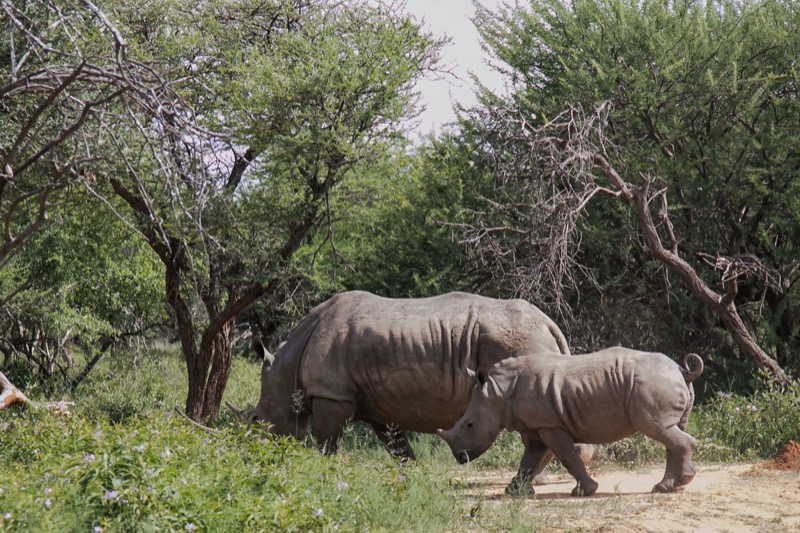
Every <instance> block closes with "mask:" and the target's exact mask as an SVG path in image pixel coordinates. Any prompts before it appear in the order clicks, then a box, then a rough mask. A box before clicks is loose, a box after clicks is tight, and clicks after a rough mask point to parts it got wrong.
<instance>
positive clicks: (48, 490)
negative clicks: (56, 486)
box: [44, 487, 53, 494]
mask: <svg viewBox="0 0 800 533" xmlns="http://www.w3.org/2000/svg"><path fill="white" fill-rule="evenodd" d="M51 492H53V489H51V488H49V487H48V488H46V489H44V493H45V494H50V493H51Z"/></svg>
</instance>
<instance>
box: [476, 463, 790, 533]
mask: <svg viewBox="0 0 800 533" xmlns="http://www.w3.org/2000/svg"><path fill="white" fill-rule="evenodd" d="M695 467H696V468H697V476H696V477H695V479H694V481H692V483H690V484H689V485H688V486H687V487H685V488H684V490H682V491H681V492H677V493H673V494H651V493H650V490H651V489H652V487H653V485H655V484H656V483H657V482H659V481H660V480H661V477H662V475H663V469H664V466H663V465H652V466H648V467H645V468H641V469H639V470H616V469H614V470H612V469H608V468H600V469H599V470H597V471H592V469H590V472H591V475H592V477H593V478H594V479H595V480H596V481H597V482H598V483H599V484H600V487H599V488H598V491H597V493H596V494H594V495H593V496H591V497H589V498H572V497H571V496H570V491H571V490H572V488H573V486H574V485H575V481H574V480H573V479H572V477H570V476H569V475H568V474H564V475H561V476H558V475H557V476H551V479H550V483H549V484H547V485H542V486H539V487H536V494H535V495H533V496H531V497H529V498H528V499H527V500H525V501H524V502H523V505H522V507H521V508H520V511H521V512H524V513H525V515H526V516H528V515H529V516H530V520H531V526H532V527H531V530H535V531H576V530H577V531H606V532H645V531H646V532H678V531H682V532H709V533H710V532H751V531H752V532H759V533H761V532H772V531H775V532H791V531H797V532H800V470H798V469H794V468H792V469H776V468H775V465H774V464H771V463H761V464H733V465H695ZM465 474H466V472H465ZM513 475H514V472H512V471H503V472H500V471H491V472H477V471H473V472H470V474H468V475H467V476H465V478H464V479H463V480H464V481H465V482H466V483H465V486H466V488H465V489H464V490H465V493H466V494H467V495H469V496H471V497H474V498H476V500H478V501H482V502H483V504H484V505H485V506H487V507H489V506H491V503H490V502H497V501H508V500H507V498H508V496H505V495H504V494H503V492H504V489H505V486H506V484H507V483H508V481H509V480H510V479H511V477H512V476H513ZM526 522H527V519H526Z"/></svg>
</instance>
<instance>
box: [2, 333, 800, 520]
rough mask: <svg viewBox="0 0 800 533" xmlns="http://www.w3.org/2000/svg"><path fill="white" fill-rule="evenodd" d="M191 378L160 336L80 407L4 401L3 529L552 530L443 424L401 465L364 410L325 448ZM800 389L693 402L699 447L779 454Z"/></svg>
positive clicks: (253, 369)
mask: <svg viewBox="0 0 800 533" xmlns="http://www.w3.org/2000/svg"><path fill="white" fill-rule="evenodd" d="M258 375H259V365H258V364H257V363H256V362H254V361H252V360H249V359H244V358H236V359H235V364H234V366H233V369H232V374H231V378H230V385H229V388H228V390H227V392H226V399H228V400H230V401H232V402H233V403H236V404H239V405H243V406H251V405H253V404H254V403H255V401H256V400H257V397H258V390H259V386H258ZM185 394H186V385H185V370H184V368H183V363H182V361H181V360H180V357H179V355H178V354H177V352H176V351H175V350H173V349H158V350H150V351H146V352H138V353H120V354H116V355H114V356H113V357H109V358H108V359H107V360H106V361H104V362H103V366H102V367H101V368H97V369H95V370H94V371H93V373H92V375H91V376H90V378H89V379H88V380H87V382H85V383H84V384H82V385H81V387H79V388H78V390H77V391H76V392H75V394H74V396H73V397H72V398H66V397H64V396H58V393H56V398H57V399H62V398H63V399H72V400H74V401H75V402H76V406H75V407H74V408H73V409H72V411H73V415H72V417H71V418H60V417H57V416H54V415H52V414H50V413H48V412H46V411H44V410H42V409H26V410H20V409H16V408H11V409H7V410H5V411H2V412H1V413H0V531H25V532H37V531H78V532H80V531H83V532H93V531H97V532H99V531H106V532H111V531H115V532H116V531H121V532H127V531H131V532H133V531H136V532H147V531H183V532H185V531H231V532H233V531H333V530H337V531H364V530H377V531H389V530H392V531H395V530H403V531H467V530H495V531H500V530H504V531H515V530H523V529H525V530H530V529H532V528H534V529H535V528H539V529H542V530H548V529H547V524H546V523H545V522H543V520H545V518H544V517H543V516H537V515H535V514H532V513H531V512H530V511H526V512H522V509H523V507H524V500H519V499H514V498H502V499H501V500H499V501H487V500H484V499H481V498H475V497H469V496H466V495H465V494H464V487H463V483H461V482H459V481H458V480H459V479H461V478H462V477H463V476H464V473H465V469H464V468H463V467H459V466H457V465H456V464H455V462H454V461H453V459H452V456H451V455H450V452H449V449H448V448H447V447H446V446H445V445H444V443H443V442H442V441H440V440H439V439H438V438H436V437H433V436H430V435H413V436H412V445H413V446H414V448H415V451H416V452H417V455H418V458H419V460H418V461H417V462H415V463H412V464H403V465H401V464H399V463H398V462H397V461H395V460H393V459H392V458H390V457H389V456H388V455H387V454H386V453H385V452H384V451H383V450H382V449H381V448H380V446H379V444H378V442H377V439H376V438H375V437H374V435H372V433H371V431H368V430H367V429H366V428H365V427H364V426H359V425H355V426H353V427H351V428H349V429H348V430H347V432H346V434H345V437H344V439H343V442H342V446H341V450H342V451H341V453H340V454H338V455H336V456H333V457H325V456H322V455H320V454H319V453H318V452H317V451H316V450H315V449H314V448H313V447H312V446H310V444H311V443H310V442H307V443H304V444H305V445H301V444H298V443H296V442H292V441H289V440H280V441H276V440H273V439H265V438H263V436H262V435H260V434H257V433H251V432H248V431H246V429H245V428H243V427H241V426H240V425H239V424H237V423H236V422H235V420H234V418H233V416H232V415H229V414H227V413H226V414H224V415H223V416H222V417H221V419H220V425H219V429H220V431H219V432H218V433H214V434H210V433H205V432H203V431H201V430H199V429H197V428H196V427H194V426H192V425H190V424H188V423H187V422H186V421H185V420H184V419H182V418H181V417H179V416H176V415H175V413H174V411H173V409H174V406H176V405H182V404H183V402H184V400H185ZM798 398H800V394H798V389H797V388H793V389H790V390H789V391H780V390H777V389H774V388H770V387H768V386H765V387H764V389H763V390H762V391H761V392H759V393H757V394H756V395H754V396H753V397H750V398H744V397H738V396H735V395H732V396H730V397H728V396H724V397H723V396H718V397H717V398H716V399H714V400H713V401H711V402H710V403H709V404H707V405H704V406H699V407H698V408H697V409H696V412H695V413H694V415H693V418H692V420H691V428H690V432H691V433H692V434H694V435H695V436H696V437H698V440H699V441H700V443H701V446H700V448H699V449H698V452H697V456H698V459H699V460H704V461H709V460H725V461H729V460H739V459H750V458H754V457H768V456H771V455H774V453H775V452H776V451H777V449H778V448H779V447H780V446H781V445H782V444H783V443H785V441H786V440H788V438H797V436H798V434H800V419H798ZM51 399H52V398H51ZM748 406H755V409H753V408H751V407H748ZM521 453H522V445H521V442H520V439H519V437H518V436H516V435H512V434H507V433H504V434H502V435H501V437H500V438H499V439H498V442H497V443H496V444H495V446H493V447H492V448H491V449H490V451H489V452H487V454H486V455H485V456H484V457H482V458H481V459H480V460H478V461H476V462H475V463H473V465H471V466H470V469H471V470H470V472H472V473H474V470H475V469H515V468H516V466H517V464H518V461H519V458H520V455H521ZM596 457H597V459H596V461H598V462H599V463H601V464H602V463H612V462H613V463H614V464H619V463H621V464H623V465H627V466H639V465H641V464H645V463H648V462H651V461H658V462H661V461H663V449H662V448H661V447H660V445H658V444H657V443H653V442H652V441H649V440H648V439H645V438H643V437H641V436H638V437H633V438H631V439H626V440H625V441H622V442H620V443H615V444H613V445H609V446H605V447H601V449H600V451H599V452H598V453H597V455H596ZM550 468H551V469H553V470H555V469H558V468H559V467H558V466H552V467H550ZM562 526H563V524H562ZM562 526H552V527H553V528H556V529H559V528H561V527H562Z"/></svg>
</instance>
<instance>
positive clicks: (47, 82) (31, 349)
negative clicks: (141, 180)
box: [0, 0, 167, 377]
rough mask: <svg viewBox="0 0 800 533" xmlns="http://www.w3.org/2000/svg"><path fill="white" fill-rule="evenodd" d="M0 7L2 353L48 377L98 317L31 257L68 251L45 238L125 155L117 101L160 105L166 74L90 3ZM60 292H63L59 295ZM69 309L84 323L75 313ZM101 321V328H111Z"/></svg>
mask: <svg viewBox="0 0 800 533" xmlns="http://www.w3.org/2000/svg"><path fill="white" fill-rule="evenodd" d="M0 12H2V13H3V21H4V31H3V33H2V35H0V68H2V74H1V75H0V110H1V112H0V218H1V219H2V224H3V237H2V240H0V302H1V303H2V309H3V316H2V317H0V351H2V352H3V354H4V356H5V357H4V366H5V365H7V364H9V363H10V360H11V358H12V357H13V356H14V355H15V354H20V353H22V354H24V356H25V357H26V358H27V359H28V362H29V363H30V364H31V365H32V366H33V367H35V368H38V369H39V370H40V371H41V373H42V375H43V376H44V377H46V376H48V375H50V374H51V373H52V372H53V370H54V368H55V367H56V366H59V365H61V363H62V361H60V357H61V355H63V354H64V353H65V352H64V350H63V347H64V344H65V343H66V342H67V341H70V340H72V338H73V337H74V335H75V332H76V331H80V332H82V333H84V334H86V333H87V332H88V331H89V330H90V329H92V327H90V326H89V324H90V323H92V322H93V320H88V319H87V315H82V314H81V312H78V311H76V309H75V308H72V307H69V304H67V303H66V302H65V300H69V299H70V296H68V295H67V294H66V293H68V292H69V288H68V287H64V286H61V287H59V289H64V290H63V291H62V292H60V293H59V291H57V290H54V286H53V285H44V282H45V280H46V279H49V280H50V281H53V276H54V275H57V274H56V271H57V270H58V274H63V273H64V271H63V270H59V269H57V268H54V265H52V264H50V265H45V264H39V267H40V268H41V270H40V271H38V272H37V271H36V266H35V265H34V266H31V265H30V264H29V263H28V261H29V260H30V259H32V257H34V256H36V254H37V252H38V253H39V254H40V258H41V256H45V255H46V256H47V257H49V258H56V257H58V256H59V252H60V251H63V250H60V249H59V246H58V244H57V243H52V242H51V243H50V244H49V245H47V246H40V245H41V244H42V243H44V242H46V239H47V238H46V237H42V234H43V233H44V232H45V230H50V231H51V233H50V234H49V236H50V237H52V236H53V235H55V234H56V233H55V232H57V231H59V230H58V229H57V225H58V223H60V222H62V220H64V219H69V218H70V216H71V212H72V211H74V210H76V209H77V208H79V207H80V204H81V203H85V199H83V200H84V201H83V202H82V201H81V199H79V196H78V195H79V194H80V190H79V189H80V187H79V184H80V183H81V181H87V182H91V181H93V180H94V179H95V171H96V170H97V169H99V168H101V167H102V166H103V165H104V162H105V161H114V160H115V158H116V154H115V152H114V150H113V149H112V148H111V147H110V146H109V145H108V144H105V145H104V143H103V139H104V137H105V134H104V133H103V132H104V131H106V130H107V129H113V128H114V127H115V124H114V117H113V115H112V113H111V112H112V110H113V109H119V108H120V107H122V106H126V105H127V106H131V107H136V108H141V109H146V110H148V109H154V108H156V107H158V105H159V104H160V103H161V99H160V96H159V94H160V93H159V92H158V89H160V88H162V87H163V82H162V80H160V79H158V78H157V77H156V76H155V75H154V71H153V70H151V69H150V68H149V67H148V66H146V65H143V64H138V63H134V62H131V61H129V60H128V59H127V57H126V55H125V49H126V47H127V42H126V40H125V37H124V36H123V35H122V34H121V33H120V32H119V31H118V30H117V29H116V27H115V26H114V25H113V24H112V23H111V22H110V20H109V19H108V17H107V16H106V14H105V13H104V12H103V11H102V10H101V9H100V8H98V7H97V6H96V5H95V4H93V3H92V2H91V1H89V0H81V1H74V2H73V1H66V2H62V1H59V2H52V1H49V0H32V1H28V2H10V1H3V2H1V3H0ZM162 92H163V91H162ZM163 107H165V108H166V107H167V106H166V105H164V106H163ZM76 199H77V201H76ZM73 220H74V219H73ZM37 240H39V244H37V243H36V241H37ZM24 247H29V248H31V250H29V251H27V252H23V249H24ZM22 253H26V254H28V255H26V257H25V258H20V257H19V255H20V254H22ZM72 266H74V268H75V270H74V271H73V273H74V272H76V271H77V270H78V265H72ZM84 279H88V278H84ZM71 281H74V278H73V280H71ZM100 292H102V291H97V293H100ZM54 295H58V297H63V298H64V300H60V301H53V300H50V299H49V298H50V297H53V296H54ZM56 300H58V298H56ZM45 302H46V305H43V304H44V303H45ZM73 303H74V302H73ZM62 304H64V305H67V307H62V306H61V305H62ZM59 313H61V314H60V316H58V318H56V316H57V315H59ZM68 315H71V316H72V319H74V320H71V319H67V320H64V319H66V318H67V316H68ZM79 315H81V316H80V319H79V318H78V316H79ZM95 318H96V316H95ZM58 321H60V322H61V326H63V327H58V326H56V325H55V322H58ZM100 321H101V322H103V321H104V320H103V319H100ZM66 322H70V323H71V324H72V326H77V327H76V328H73V327H72V326H68V325H65V323H66ZM112 322H113V323H115V324H114V325H115V326H120V324H119V323H116V321H115V320H114V319H111V318H108V322H106V324H105V326H108V327H112V326H111V323H112ZM94 324H95V325H97V326H98V328H97V329H96V330H95V331H100V330H103V329H104V328H105V326H103V327H100V326H99V325H98V323H97V321H96V320H95V321H94ZM123 329H125V327H124V326H123ZM105 333H108V334H109V335H110V336H109V337H108V338H114V337H115V334H116V333H119V332H116V333H115V334H111V332H110V331H109V330H108V329H105ZM88 340H89V339H88V338H87V337H86V336H85V335H84V341H88ZM39 356H41V357H39Z"/></svg>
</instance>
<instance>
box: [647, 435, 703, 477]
mask: <svg viewBox="0 0 800 533" xmlns="http://www.w3.org/2000/svg"><path fill="white" fill-rule="evenodd" d="M647 436H648V437H651V438H653V439H655V440H657V441H659V442H661V443H662V444H664V446H666V448H667V468H666V470H665V471H664V479H662V480H661V481H660V482H659V483H658V484H657V485H656V486H655V487H653V492H674V491H675V490H676V489H678V488H680V487H683V486H684V485H688V484H689V482H691V481H692V480H693V479H694V475H695V469H694V467H693V466H692V453H693V452H694V450H695V448H697V441H696V440H695V439H694V437H692V436H691V435H689V434H688V433H685V432H684V431H682V430H681V429H680V428H679V427H678V426H672V427H670V428H667V429H666V430H664V431H663V432H661V433H656V432H653V433H651V434H648V435H647Z"/></svg>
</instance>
